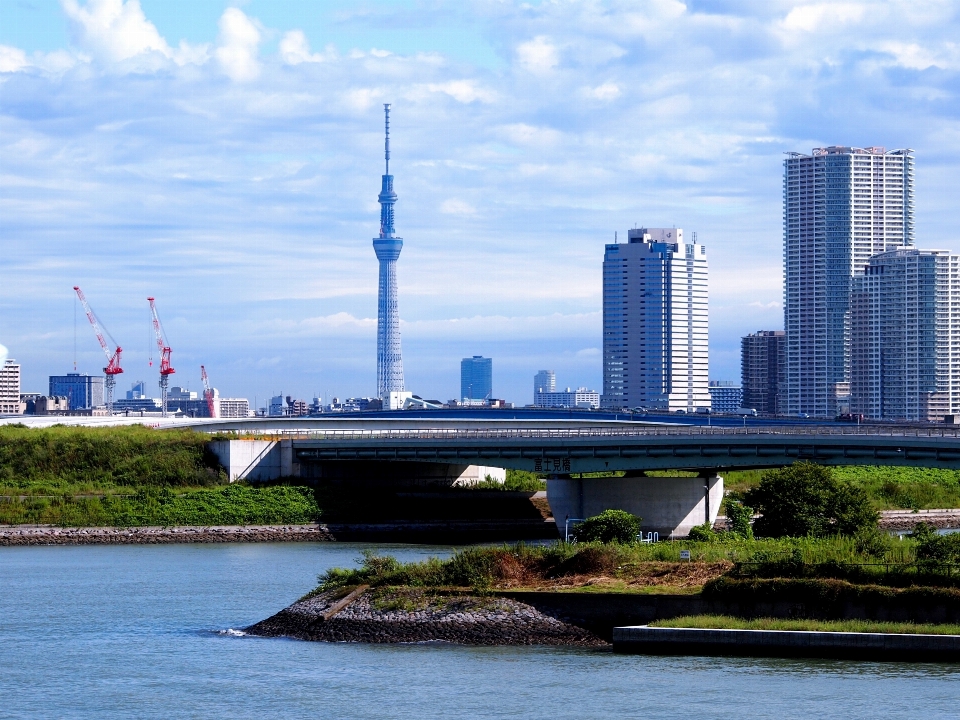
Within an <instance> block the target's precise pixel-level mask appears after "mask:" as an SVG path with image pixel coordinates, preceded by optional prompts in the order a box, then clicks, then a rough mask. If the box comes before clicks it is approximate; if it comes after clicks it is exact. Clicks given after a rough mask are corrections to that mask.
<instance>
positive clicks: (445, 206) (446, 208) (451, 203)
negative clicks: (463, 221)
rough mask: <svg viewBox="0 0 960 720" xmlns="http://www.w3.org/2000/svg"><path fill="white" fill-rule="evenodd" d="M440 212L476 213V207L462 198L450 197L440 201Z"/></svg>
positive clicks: (451, 213) (449, 213) (454, 213)
mask: <svg viewBox="0 0 960 720" xmlns="http://www.w3.org/2000/svg"><path fill="white" fill-rule="evenodd" d="M440 212H442V213H446V214H447V215H476V214H477V209H476V208H475V207H474V206H473V205H471V204H470V203H467V202H464V201H463V200H456V199H454V198H450V199H449V200H444V201H443V202H442V203H440Z"/></svg>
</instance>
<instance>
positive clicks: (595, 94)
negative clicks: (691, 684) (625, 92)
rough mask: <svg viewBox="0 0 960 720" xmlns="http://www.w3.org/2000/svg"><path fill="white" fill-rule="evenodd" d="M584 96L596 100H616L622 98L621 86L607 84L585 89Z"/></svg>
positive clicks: (611, 83)
mask: <svg viewBox="0 0 960 720" xmlns="http://www.w3.org/2000/svg"><path fill="white" fill-rule="evenodd" d="M583 94H584V95H586V96H587V97H589V98H592V99H594V100H616V99H617V98H618V97H620V86H619V85H617V84H616V83H613V82H605V83H603V84H602V85H597V86H596V87H587V88H584V89H583Z"/></svg>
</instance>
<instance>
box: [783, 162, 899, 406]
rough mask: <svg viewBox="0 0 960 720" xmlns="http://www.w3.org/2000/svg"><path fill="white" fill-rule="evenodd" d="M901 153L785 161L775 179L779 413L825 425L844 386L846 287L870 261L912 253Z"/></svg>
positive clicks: (847, 332) (847, 376) (847, 317)
mask: <svg viewBox="0 0 960 720" xmlns="http://www.w3.org/2000/svg"><path fill="white" fill-rule="evenodd" d="M913 232H914V231H913V156H912V154H911V151H910V150H892V151H890V152H887V151H886V150H885V149H884V148H881V147H869V148H855V147H840V146H831V147H826V148H817V149H814V150H813V152H812V153H811V154H810V155H804V154H801V153H796V152H792V153H789V154H788V157H787V158H786V159H785V160H784V173H783V262H784V267H783V298H784V303H783V315H784V330H785V332H786V338H787V346H786V388H785V392H784V395H785V409H786V412H787V413H789V414H791V415H792V414H809V415H810V416H814V417H830V416H833V415H834V414H835V413H836V411H837V399H838V395H840V394H843V392H844V391H845V387H846V384H847V383H849V382H850V297H851V291H852V289H853V288H852V286H853V278H854V277H855V276H857V275H860V274H862V273H863V269H864V267H866V265H867V263H868V262H869V260H870V258H871V257H872V256H873V255H876V254H878V253H882V252H886V251H888V250H893V249H894V248H897V247H901V246H910V245H913V240H914V237H913Z"/></svg>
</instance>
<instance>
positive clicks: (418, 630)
mask: <svg viewBox="0 0 960 720" xmlns="http://www.w3.org/2000/svg"><path fill="white" fill-rule="evenodd" d="M343 595H344V592H343V591H341V592H336V591H332V592H325V593H320V594H318V595H315V596H313V597H310V598H307V599H304V600H300V601H298V602H296V603H294V604H293V605H291V606H290V607H288V608H286V609H284V610H281V611H280V612H278V613H277V614H276V615H274V616H273V617H270V618H268V619H266V620H263V621H261V622H259V623H257V624H256V625H253V626H251V627H249V628H247V629H246V632H247V633H248V634H251V635H259V636H264V637H290V638H296V639H299V640H321V641H328V642H368V643H417V642H438V641H439V642H450V643H457V644H461V645H579V646H586V647H600V646H606V644H607V643H605V642H604V641H603V640H601V639H600V638H599V637H597V636H596V635H594V634H592V633H590V632H588V631H587V630H584V629H583V628H580V627H577V626H575V625H570V624H569V623H566V622H563V621H561V620H558V619H557V618H555V617H552V616H550V615H546V614H544V613H542V612H540V611H539V610H537V609H536V608H533V607H531V606H530V605H525V604H524V603H521V602H517V601H516V600H509V599H507V598H494V597H477V596H471V595H444V594H436V595H434V594H427V593H424V592H422V591H417V590H409V589H400V590H397V589H389V588H387V589H372V590H368V591H366V592H362V593H359V594H358V595H357V597H356V599H354V600H353V602H351V603H350V604H349V605H347V606H346V607H344V608H343V609H341V610H340V611H339V612H337V613H335V614H333V615H332V616H331V614H330V609H331V608H332V607H333V606H334V605H335V603H336V602H337V601H338V600H340V599H341V598H342V597H343Z"/></svg>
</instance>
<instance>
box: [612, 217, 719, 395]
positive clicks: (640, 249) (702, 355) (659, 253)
mask: <svg viewBox="0 0 960 720" xmlns="http://www.w3.org/2000/svg"><path fill="white" fill-rule="evenodd" d="M628 240H629V242H627V243H614V244H612V245H607V246H606V251H605V253H604V258H603V398H602V403H603V406H604V407H607V408H611V409H618V408H632V407H644V408H648V409H656V410H667V411H676V410H684V411H686V412H694V411H695V410H696V409H697V408H707V409H709V408H710V392H709V390H708V374H707V370H708V347H707V331H708V327H707V252H706V248H704V246H703V245H701V244H699V243H698V242H697V239H696V233H694V234H693V237H692V239H691V240H687V239H686V238H684V234H683V230H682V229H680V228H637V229H633V230H630V231H629V232H628Z"/></svg>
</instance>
